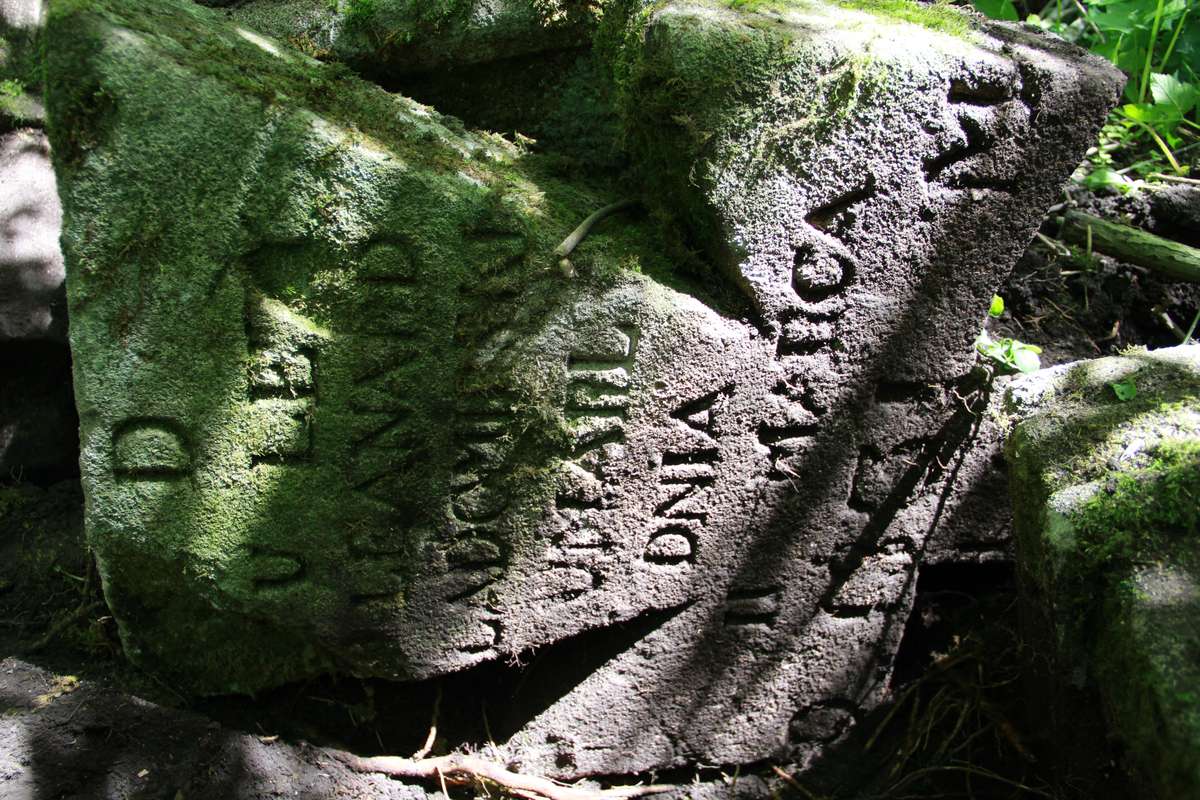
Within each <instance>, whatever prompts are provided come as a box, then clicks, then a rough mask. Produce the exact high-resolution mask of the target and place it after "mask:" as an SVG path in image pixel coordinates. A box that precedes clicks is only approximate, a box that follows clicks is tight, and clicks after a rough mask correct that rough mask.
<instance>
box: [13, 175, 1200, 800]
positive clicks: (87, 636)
mask: <svg viewBox="0 0 1200 800" xmlns="http://www.w3.org/2000/svg"><path fill="white" fill-rule="evenodd" d="M1180 197H1182V199H1180ZM1069 199H1070V201H1071V202H1072V203H1074V204H1077V205H1078V206H1080V207H1081V208H1083V209H1084V210H1087V211H1089V212H1091V213H1095V214H1098V215H1102V216H1106V217H1109V218H1117V219H1122V220H1124V221H1127V222H1133V223H1135V224H1139V225H1142V226H1144V227H1146V228H1148V229H1150V230H1151V231H1153V232H1158V233H1162V234H1165V235H1170V236H1174V237H1176V238H1178V239H1179V240H1181V241H1185V242H1187V243H1190V244H1193V245H1195V244H1200V242H1197V241H1195V238H1196V237H1198V236H1200V225H1194V224H1192V222H1194V220H1193V221H1191V222H1189V217H1188V215H1189V214H1195V213H1197V209H1200V202H1194V201H1196V195H1195V194H1192V195H1189V194H1188V193H1187V192H1178V191H1175V192H1167V193H1164V194H1163V195H1162V196H1156V195H1151V196H1145V195H1143V196H1140V197H1137V198H1131V197H1122V196H1116V195H1111V196H1098V195H1090V194H1083V193H1081V194H1076V195H1074V196H1073V197H1071V198H1069ZM1051 217H1053V214H1052V215H1051ZM1042 232H1043V234H1044V236H1045V238H1044V239H1042V238H1039V239H1038V240H1035V242H1034V243H1033V244H1032V245H1031V246H1030V248H1029V249H1028V251H1027V252H1026V253H1025V255H1024V257H1023V258H1022V259H1021V260H1020V262H1019V263H1018V264H1017V266H1016V268H1015V269H1014V271H1013V273H1012V275H1011V277H1010V278H1009V279H1008V281H1007V282H1006V283H1005V285H1004V286H1003V287H1002V288H1001V289H1000V291H999V293H1000V294H1001V295H1002V296H1003V297H1004V299H1005V301H1006V306H1007V309H1006V311H1005V313H1004V314H1003V315H1002V316H1001V317H1000V318H998V319H993V320H990V321H989V323H988V327H989V329H990V332H991V335H992V336H993V337H994V338H995V337H999V336H1010V337H1013V338H1017V339H1020V340H1021V341H1024V342H1027V343H1031V344H1037V345H1039V346H1041V347H1042V348H1043V354H1042V362H1043V365H1047V366H1048V365H1052V364H1057V363H1062V362H1066V361H1072V360H1077V359H1081V358H1093V357H1096V356H1101V355H1109V354H1112V353H1116V352H1120V351H1121V350H1124V349H1126V348H1128V347H1133V346H1146V347H1151V348H1153V347H1162V346H1169V345H1173V344H1177V343H1178V341H1179V340H1178V337H1177V335H1176V334H1174V333H1172V331H1171V328H1170V327H1169V325H1168V324H1167V323H1166V322H1165V317H1164V316H1163V315H1164V314H1165V315H1166V316H1167V317H1169V318H1170V319H1171V320H1172V321H1173V322H1174V324H1175V326H1177V327H1180V328H1184V329H1186V328H1187V327H1188V326H1189V325H1190V324H1191V321H1192V319H1193V318H1194V317H1195V316H1196V314H1197V311H1198V309H1200V287H1198V286H1194V285H1186V284H1179V283H1172V282H1167V281H1162V280H1160V279H1158V278H1157V277H1156V276H1155V275H1154V274H1152V273H1150V272H1149V271H1147V270H1144V269H1142V268H1139V267H1134V266H1131V265H1128V264H1121V263H1117V262H1114V261H1113V260H1112V259H1108V258H1106V257H1103V256H1099V255H1094V254H1093V255H1090V256H1089V255H1088V254H1086V253H1080V252H1078V251H1077V250H1075V251H1072V250H1070V249H1069V248H1066V247H1064V246H1063V245H1061V243H1058V242H1056V241H1055V240H1054V236H1055V234H1056V230H1055V225H1054V223H1053V221H1052V219H1050V220H1048V222H1047V224H1046V226H1044V227H1043V231H1042ZM998 502H1004V499H1002V498H998ZM82 517H83V500H82V496H81V492H80V489H79V484H78V481H77V480H73V481H64V482H60V483H57V484H53V485H50V486H46V487H41V486H36V485H32V484H28V483H24V484H19V485H14V484H12V483H10V484H8V485H0V798H3V799H4V800H10V799H11V800H16V799H17V798H22V799H24V798H38V799H39V800H41V799H42V798H105V800H108V798H165V799H166V800H186V799H187V798H193V797H196V798H199V797H205V798H246V799H247V800H250V799H251V798H268V797H271V798H274V797H301V798H330V797H355V798H392V797H405V798H414V800H415V798H420V797H425V796H427V794H428V793H440V792H439V787H437V786H418V785H406V784H404V783H401V782H398V781H395V780H389V779H385V778H383V777H380V776H373V775H362V774H357V773H354V772H351V771H350V770H349V769H348V768H347V767H346V766H344V765H343V764H342V763H341V762H340V761H338V760H337V756H336V754H337V752H338V751H339V750H340V749H347V750H353V751H355V752H358V753H361V754H364V755H373V754H378V753H393V754H408V753H411V752H412V751H414V750H416V749H417V748H418V747H419V746H420V744H421V742H422V741H423V739H424V737H425V733H426V732H427V730H428V727H429V722H430V719H431V713H432V706H433V699H434V695H435V693H436V691H440V690H441V689H445V690H446V691H447V692H448V693H457V694H459V695H463V694H469V693H471V692H475V691H482V692H484V695H483V698H484V700H483V701H481V702H484V701H490V699H493V698H497V697H507V698H508V699H509V700H510V701H511V698H512V697H515V696H517V695H518V694H519V693H520V691H521V690H522V687H523V686H525V685H526V684H536V683H538V682H539V680H540V679H539V678H538V675H539V673H538V672H537V670H538V669H541V670H542V671H543V672H545V670H546V669H547V665H550V667H551V668H552V666H553V663H554V661H553V659H554V658H559V657H562V658H565V657H569V655H568V654H558V655H555V654H554V653H548V654H546V655H545V656H544V657H543V658H542V659H540V665H539V663H537V662H535V663H534V664H531V665H524V666H522V665H515V666H513V665H509V666H507V667H503V668H501V667H497V668H496V669H494V670H493V671H491V672H486V671H485V672H480V673H475V674H473V675H471V676H468V677H467V678H458V679H451V680H449V681H447V682H446V683H445V684H444V686H442V687H438V688H436V689H435V687H432V686H431V685H428V684H425V685H417V686H412V685H409V686H402V685H395V684H388V683H387V682H384V681H359V680H351V679H343V680H340V681H338V680H333V679H328V680H323V681H316V682H312V683H309V684H305V685H302V686H291V687H284V688H283V689H280V690H277V691H275V692H271V693H268V694H265V695H263V696H260V697H258V698H245V697H228V698H215V699H208V700H205V701H203V702H200V701H194V700H192V699H189V698H186V697H183V696H181V695H179V694H177V693H175V692H174V691H173V690H172V689H170V687H167V686H165V685H163V684H161V683H159V682H158V681H157V680H156V679H155V678H154V677H153V676H151V675H147V674H145V673H142V672H140V671H138V670H137V669H135V668H134V667H132V666H130V665H129V664H128V662H126V661H125V660H124V659H123V658H122V655H121V651H120V645H119V642H118V638H117V635H116V630H115V625H114V623H113V621H112V619H111V617H109V616H107V614H106V610H105V608H104V606H103V603H102V600H101V596H100V594H99V589H98V583H99V581H98V579H97V577H96V575H95V572H94V567H92V565H91V563H90V559H89V558H88V556H87V554H86V551H85V547H84V544H83V535H82ZM1015 617H1016V612H1015V590H1014V586H1013V577H1012V567H1011V564H1004V563H1001V564H996V563H990V564H959V565H956V564H944V565H940V566H938V567H935V568H930V569H927V570H925V571H923V573H922V577H921V582H920V584H919V586H918V601H917V610H916V611H915V612H914V615H913V618H912V620H911V621H910V623H909V627H908V630H907V632H906V637H905V640H904V643H903V645H902V648H901V653H900V658H899V660H898V663H897V669H896V673H895V679H894V681H895V685H894V689H895V698H896V699H895V701H894V702H893V703H892V704H890V705H889V706H887V707H885V708H883V709H880V710H879V711H878V712H877V713H876V714H875V715H873V716H872V717H871V718H869V719H867V720H863V721H862V723H861V724H860V725H858V726H857V727H856V728H855V729H854V731H853V733H852V734H851V736H850V737H849V739H848V740H847V741H846V742H845V743H843V744H842V745H841V746H839V747H838V748H836V749H835V750H834V751H833V752H832V753H831V754H830V755H829V756H828V757H827V758H826V759H825V760H824V761H823V762H821V763H818V764H816V765H815V766H814V767H813V768H812V769H810V770H808V771H806V772H804V773H803V774H797V775H793V774H792V772H793V769H792V768H791V767H789V765H787V764H782V765H756V766H755V767H754V768H753V769H750V770H746V771H744V772H739V771H736V770H733V769H722V768H720V767H708V766H698V767H697V768H696V769H695V770H688V771H681V772H678V773H674V774H671V775H665V776H664V775H656V776H649V775H647V776H632V777H626V778H623V779H622V780H623V781H625V782H635V781H637V780H641V779H654V780H655V781H656V782H664V781H667V782H674V783H677V784H679V785H680V789H679V791H677V792H675V793H674V794H676V795H677V796H680V795H684V794H691V795H693V796H711V797H718V796H723V797H732V796H741V795H746V796H751V795H754V796H762V795H764V794H765V793H767V792H768V791H769V790H774V791H777V792H779V793H781V794H783V795H792V796H796V797H805V798H830V799H832V798H839V799H840V798H868V797H935V796H936V797H947V798H954V797H961V798H968V797H970V798H978V799H980V800H982V799H983V798H993V797H994V798H999V797H1006V798H1008V797H1034V796H1037V797H1051V798H1061V799H1062V800H1068V798H1073V797H1083V796H1087V792H1089V791H1092V790H1093V788H1094V787H1095V786H1097V785H1102V786H1103V795H1104V796H1106V797H1111V798H1114V800H1115V799H1116V798H1120V797H1121V796H1122V790H1121V777H1120V771H1119V769H1117V768H1116V767H1115V766H1114V763H1115V761H1114V759H1116V758H1118V757H1119V754H1116V753H1112V752H1110V751H1109V750H1108V748H1107V745H1105V744H1104V742H1103V740H1102V737H1099V736H1098V737H1097V741H1098V742H1099V743H1100V744H1099V745H1098V746H1097V748H1096V768H1095V771H1094V772H1093V774H1091V775H1089V776H1086V777H1087V779H1086V780H1082V779H1080V778H1079V776H1069V775H1063V774H1061V773H1060V772H1059V771H1058V770H1057V769H1056V768H1055V767H1054V765H1055V758H1054V751H1055V748H1056V743H1055V742H1053V741H1048V740H1047V739H1046V737H1045V735H1044V734H1041V733H1040V732H1039V730H1038V729H1037V728H1036V727H1035V723H1032V722H1031V721H1030V720H1031V719H1032V718H1031V717H1029V716H1028V715H1027V714H1026V713H1025V712H1026V709H1025V708H1024V702H1023V700H1024V693H1023V691H1022V688H1021V682H1020V680H1019V679H1020V677H1021V663H1022V657H1021V655H1020V653H1019V637H1018V635H1017V634H1016V629H1017V622H1016V618H1015ZM455 680H457V681H459V682H458V683H455ZM464 681H465V683H464ZM472 681H473V683H472ZM481 687H483V688H481ZM467 708H468V707H467V706H466V705H462V706H461V708H460V711H459V712H453V711H450V712H447V718H446V719H444V720H443V722H444V724H443V725H442V730H441V731H440V736H439V739H438V741H437V744H436V752H446V751H447V750H448V749H449V748H452V747H453V746H455V745H456V744H459V743H461V742H464V741H469V740H472V739H474V740H475V741H479V740H480V739H479V734H478V731H477V730H475V729H476V728H479V727H480V726H481V725H482V728H483V729H484V730H487V729H488V722H487V718H486V715H484V716H483V717H482V722H481V718H480V715H478V714H476V713H475V711H474V709H475V708H477V706H474V705H471V706H470V707H469V709H468V710H467V711H463V710H462V709H467ZM454 713H459V714H460V716H462V717H463V718H462V719H455V718H454ZM468 717H469V718H468ZM747 773H748V774H747ZM452 793H453V794H456V795H461V796H468V795H470V794H472V792H470V791H469V790H453V791H452Z"/></svg>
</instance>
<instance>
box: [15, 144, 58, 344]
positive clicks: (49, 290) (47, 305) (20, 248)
mask: <svg viewBox="0 0 1200 800" xmlns="http://www.w3.org/2000/svg"><path fill="white" fill-rule="evenodd" d="M61 230H62V206H61V204H60V203H59V199H58V192H57V189H56V184H55V178H54V169H53V167H51V165H50V146H49V143H48V141H47V140H46V135H45V133H43V132H42V131H40V130H36V129H33V128H24V129H20V130H17V131H14V132H12V133H7V134H3V135H0V342H4V341H8V340H13V339H52V340H56V341H65V340H66V323H67V320H66V308H65V304H66V295H65V292H64V290H63V279H64V278H65V277H66V269H65V267H64V266H63V256H62V251H61V249H60V248H59V244H58V235H59V232H60V231H61Z"/></svg>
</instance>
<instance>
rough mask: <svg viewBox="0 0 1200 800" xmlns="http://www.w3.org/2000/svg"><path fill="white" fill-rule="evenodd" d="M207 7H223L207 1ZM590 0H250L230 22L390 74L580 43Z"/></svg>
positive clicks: (588, 23)
mask: <svg viewBox="0 0 1200 800" xmlns="http://www.w3.org/2000/svg"><path fill="white" fill-rule="evenodd" d="M207 5H231V4H229V3H213V2H209V3H207ZM591 5H592V4H588V3H580V2H577V0H567V2H563V3H558V2H537V0H450V1H449V2H437V3H430V2H428V0H373V2H371V3H369V4H366V3H362V4H357V5H355V4H347V3H341V4H337V3H332V4H331V3H329V2H327V0H250V2H248V3H240V4H238V5H236V6H234V7H232V8H230V9H229V11H228V14H229V16H230V18H231V19H232V20H234V21H235V22H237V23H238V24H241V25H246V26H248V27H251V28H253V29H254V30H258V31H262V32H264V33H267V34H269V35H271V36H276V37H278V38H279V39H282V40H286V41H289V42H293V43H295V44H297V45H298V46H300V47H301V48H302V49H313V50H316V51H318V52H321V53H323V54H326V55H329V54H333V55H335V56H336V57H337V58H339V59H342V60H345V61H348V62H350V63H352V64H354V66H355V67H356V68H357V69H359V70H362V71H363V72H366V73H369V74H372V75H379V76H390V77H395V76H397V75H404V74H408V73H413V72H426V71H430V70H439V69H445V68H447V67H453V66H463V65H468V64H480V63H486V62H496V61H502V60H505V59H511V58H520V57H523V56H529V55H532V54H536V53H544V52H547V51H552V50H561V49H565V48H579V47H584V46H586V45H587V44H588V40H589V37H590V34H591V29H592V28H593V27H594V23H595V11H594V10H593V9H592V8H591V7H590V6H591Z"/></svg>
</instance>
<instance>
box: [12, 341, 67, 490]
mask: <svg viewBox="0 0 1200 800" xmlns="http://www.w3.org/2000/svg"><path fill="white" fill-rule="evenodd" d="M0 386H2V387H4V388H3V389H2V390H0V485H3V484H5V483H19V482H22V481H28V482H31V483H36V484H39V485H48V484H51V483H54V482H56V481H62V480H67V479H69V478H75V477H78V476H79V416H78V414H77V413H76V411H75V396H74V393H73V392H72V389H71V353H70V350H69V349H68V348H67V345H66V344H60V343H57V342H48V341H8V342H0Z"/></svg>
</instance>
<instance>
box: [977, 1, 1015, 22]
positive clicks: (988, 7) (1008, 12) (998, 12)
mask: <svg viewBox="0 0 1200 800" xmlns="http://www.w3.org/2000/svg"><path fill="white" fill-rule="evenodd" d="M971 3H972V5H974V6H975V10H976V11H978V12H979V13H980V14H984V15H985V16H988V17H991V18H992V19H1006V20H1011V21H1014V22H1015V21H1017V20H1019V19H1020V18H1021V15H1020V14H1018V13H1017V7H1016V6H1014V5H1013V2H1012V0H971Z"/></svg>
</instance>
